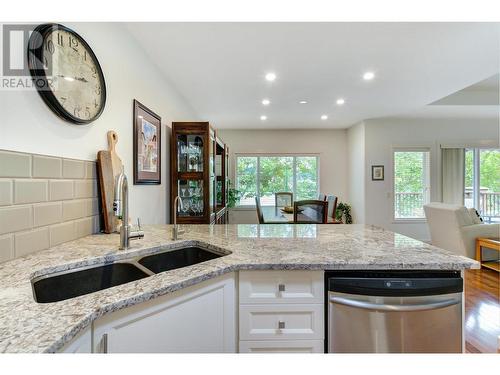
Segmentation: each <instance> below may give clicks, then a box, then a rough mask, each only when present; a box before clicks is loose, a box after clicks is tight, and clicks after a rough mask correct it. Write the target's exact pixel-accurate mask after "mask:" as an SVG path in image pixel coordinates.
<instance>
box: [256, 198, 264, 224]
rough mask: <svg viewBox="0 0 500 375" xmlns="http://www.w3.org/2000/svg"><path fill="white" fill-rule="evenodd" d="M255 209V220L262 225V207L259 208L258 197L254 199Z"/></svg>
mask: <svg viewBox="0 0 500 375" xmlns="http://www.w3.org/2000/svg"><path fill="white" fill-rule="evenodd" d="M255 208H256V209H257V218H258V219H259V224H264V223H265V222H264V214H263V213H262V207H261V206H260V198H259V197H255Z"/></svg>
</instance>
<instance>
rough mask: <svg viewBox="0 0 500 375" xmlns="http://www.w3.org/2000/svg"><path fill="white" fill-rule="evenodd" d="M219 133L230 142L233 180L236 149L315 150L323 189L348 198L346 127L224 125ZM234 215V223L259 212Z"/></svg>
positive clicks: (246, 220)
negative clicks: (246, 127)
mask: <svg viewBox="0 0 500 375" xmlns="http://www.w3.org/2000/svg"><path fill="white" fill-rule="evenodd" d="M215 125H216V124H215ZM219 135H220V137H221V138H222V139H223V140H224V142H226V143H227V144H228V146H229V152H230V162H229V163H230V176H231V180H232V181H234V182H235V181H236V179H235V177H234V173H235V154H236V153H276V154H280V153H283V154H286V153H289V154H290V153H297V154H300V153H315V154H319V157H320V191H321V192H324V193H332V194H335V195H337V196H338V197H339V200H345V199H347V179H346V176H347V131H346V130H229V129H221V130H220V131H219ZM231 219H232V221H230V222H231V223H255V222H256V221H257V216H256V214H255V209H253V210H250V211H246V212H245V211H244V210H242V211H241V212H236V213H235V215H234V216H232V217H231ZM231 219H230V220H231Z"/></svg>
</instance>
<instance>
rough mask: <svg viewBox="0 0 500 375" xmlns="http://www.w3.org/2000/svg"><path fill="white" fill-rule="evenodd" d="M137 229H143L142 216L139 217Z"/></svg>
mask: <svg viewBox="0 0 500 375" xmlns="http://www.w3.org/2000/svg"><path fill="white" fill-rule="evenodd" d="M137 229H139V230H141V218H140V217H138V218H137Z"/></svg>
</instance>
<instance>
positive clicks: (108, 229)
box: [97, 130, 123, 233]
mask: <svg viewBox="0 0 500 375" xmlns="http://www.w3.org/2000/svg"><path fill="white" fill-rule="evenodd" d="M107 138H108V150H101V151H99V152H98V153H97V167H98V168H99V186H100V189H101V203H102V209H103V215H104V232H105V233H113V232H115V231H116V226H117V218H116V216H114V212H113V200H114V199H115V197H114V195H115V182H116V177H117V176H118V175H119V174H120V173H121V171H122V170H123V164H122V161H121V159H120V158H119V157H118V155H117V154H116V150H115V146H116V143H117V142H118V135H117V134H116V132H115V131H113V130H110V131H108V134H107Z"/></svg>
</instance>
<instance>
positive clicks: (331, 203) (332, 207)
mask: <svg viewBox="0 0 500 375" xmlns="http://www.w3.org/2000/svg"><path fill="white" fill-rule="evenodd" d="M325 200H326V201H327V202H328V214H327V216H328V217H331V218H333V219H335V213H336V211H337V202H338V198H337V196H335V195H332V194H327V195H326V198H325Z"/></svg>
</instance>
